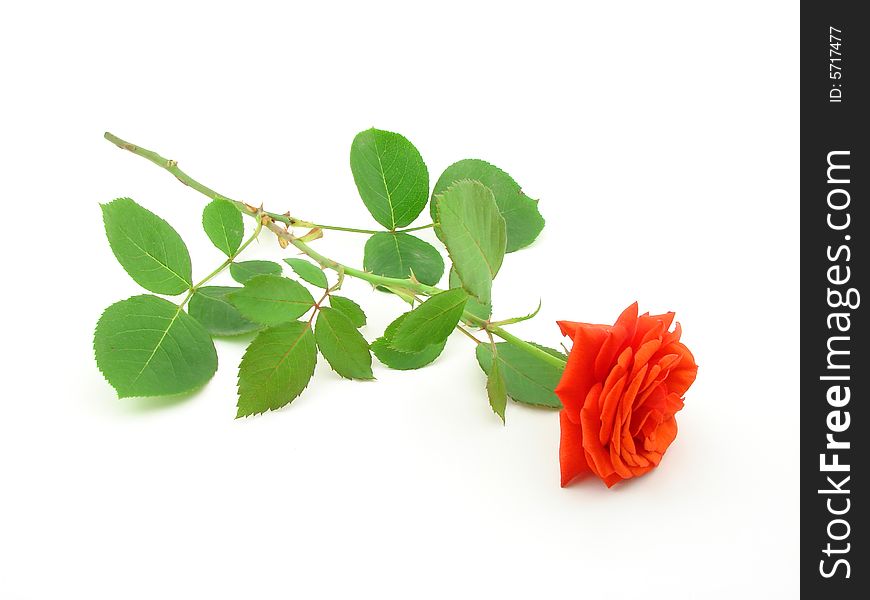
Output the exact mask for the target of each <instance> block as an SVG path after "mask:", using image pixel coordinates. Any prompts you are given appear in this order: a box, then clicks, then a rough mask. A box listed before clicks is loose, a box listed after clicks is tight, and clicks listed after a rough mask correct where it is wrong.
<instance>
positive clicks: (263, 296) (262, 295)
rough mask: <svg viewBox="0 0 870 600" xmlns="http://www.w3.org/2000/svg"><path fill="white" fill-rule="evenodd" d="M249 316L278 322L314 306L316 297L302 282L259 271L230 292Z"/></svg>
mask: <svg viewBox="0 0 870 600" xmlns="http://www.w3.org/2000/svg"><path fill="white" fill-rule="evenodd" d="M229 299H230V302H232V303H233V305H234V306H235V307H236V308H238V309H239V312H240V313H242V316H243V317H245V318H246V319H249V320H251V321H254V322H256V323H262V324H263V325H277V324H279V323H286V322H287V321H293V320H295V319H298V318H299V317H301V316H302V315H304V314H305V313H306V312H308V309H310V308H311V307H312V306H314V298H312V297H311V292H309V291H308V290H307V289H306V288H305V287H304V286H303V285H302V284H301V283H299V282H298V281H293V280H292V279H287V278H286V277H279V276H278V275H257V276H256V277H253V278H251V279H249V280H248V282H247V283H246V284H245V287H244V288H242V289H241V290H239V291H238V292H235V293H233V294H230V295H229Z"/></svg>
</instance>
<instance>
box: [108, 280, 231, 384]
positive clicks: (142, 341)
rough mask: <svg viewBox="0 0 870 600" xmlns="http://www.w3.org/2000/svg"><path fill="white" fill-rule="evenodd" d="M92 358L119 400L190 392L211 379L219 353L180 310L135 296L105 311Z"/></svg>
mask: <svg viewBox="0 0 870 600" xmlns="http://www.w3.org/2000/svg"><path fill="white" fill-rule="evenodd" d="M94 355H95V357H96V359H97V366H98V367H99V368H100V371H102V373H103V375H104V376H105V378H106V380H107V381H108V382H109V383H110V384H111V385H112V387H114V388H115V390H117V392H118V397H120V398H129V397H131V396H164V395H169V394H181V393H183V392H189V391H191V390H194V389H196V388H198V387H200V386H202V385H204V384H205V383H206V382H207V381H208V380H209V379H211V377H212V375H214V372H215V371H216V370H217V353H216V352H215V349H214V344H213V343H212V341H211V338H210V337H209V336H208V332H206V330H205V329H204V328H203V327H202V325H200V324H199V323H198V322H197V321H196V320H195V319H194V318H193V317H191V316H190V315H188V314H187V313H186V312H184V311H183V310H182V309H181V308H180V307H179V306H177V305H175V304H173V303H172V302H169V301H168V300H164V299H163V298H157V297H156V296H150V295H142V296H133V297H132V298H128V299H127V300H122V301H120V302H116V303H115V304H113V305H111V306H110V307H109V308H107V309H106V310H105V312H103V315H102V316H101V317H100V320H99V322H98V323H97V328H96V330H95V331H94Z"/></svg>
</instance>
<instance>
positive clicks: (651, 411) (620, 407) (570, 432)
mask: <svg viewBox="0 0 870 600" xmlns="http://www.w3.org/2000/svg"><path fill="white" fill-rule="evenodd" d="M673 320H674V313H667V314H664V315H650V314H649V313H647V314H644V315H641V316H639V317H638V315H637V302H635V303H634V304H632V305H631V306H629V307H628V308H627V309H625V311H623V313H622V314H621V315H619V318H618V319H617V320H616V323H615V324H614V325H590V324H589V323H573V322H570V321H559V327H560V328H561V329H562V334H563V335H567V336H570V337H571V339H572V340H573V342H574V345H573V347H572V348H571V353H570V355H569V356H568V364H567V365H566V366H565V372H564V374H563V375H562V379H561V381H560V382H559V385H558V386H557V387H556V394H557V395H558V396H559V398H560V399H561V400H562V405H563V406H564V408H563V410H562V412H561V413H559V419H560V422H561V426H562V440H561V443H560V445H559V462H560V464H561V467H562V486H563V487H564V486H566V485H568V484H569V483H571V482H572V481H573V480H574V479H575V478H577V477H578V476H580V475H583V474H584V473H587V472H590V471H591V472H592V473H594V474H595V475H596V476H597V477H599V478H601V480H602V481H604V483H605V484H607V487H611V486H612V485H614V484H615V483H617V482H618V481H622V480H623V479H630V478H632V477H637V476H639V475H643V474H644V473H647V472H649V471H651V470H652V469H654V468H655V467H656V466H658V464H659V462H660V461H661V459H662V455H663V454H664V453H665V450H667V449H668V446H670V445H671V442H672V441H674V438H675V437H676V436H677V421H676V419H674V414H676V412H677V411H678V410H680V409H681V408H683V394H685V393H686V390H688V389H689V386H691V385H692V382H693V381H695V375H696V374H697V372H698V366H697V365H696V364H695V359H694V357H693V356H692V353H691V352H689V349H688V348H686V346H685V345H683V344H682V343H680V333H681V329H680V324H679V323H677V325H676V327H675V328H674V331H669V329H670V326H671V323H672V322H673Z"/></svg>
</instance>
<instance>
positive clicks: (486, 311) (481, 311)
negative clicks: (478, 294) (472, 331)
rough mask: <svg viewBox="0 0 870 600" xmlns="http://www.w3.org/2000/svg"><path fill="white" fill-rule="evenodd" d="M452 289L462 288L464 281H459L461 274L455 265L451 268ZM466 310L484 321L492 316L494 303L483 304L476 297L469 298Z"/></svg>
mask: <svg viewBox="0 0 870 600" xmlns="http://www.w3.org/2000/svg"><path fill="white" fill-rule="evenodd" d="M449 280H450V289H453V288H461V287H462V282H461V281H459V275H457V274H456V269H454V268H453V267H451V268H450V276H449ZM465 310H467V311H468V312H470V313H471V314H473V315H474V316H475V317H477V318H478V319H483V320H484V321H486V320H488V319H489V318H490V317H491V316H492V303H491V302H488V303H486V304H483V303H481V302H478V301H477V300H475V299H474V298H469V299H468V302H467V303H466V304H465Z"/></svg>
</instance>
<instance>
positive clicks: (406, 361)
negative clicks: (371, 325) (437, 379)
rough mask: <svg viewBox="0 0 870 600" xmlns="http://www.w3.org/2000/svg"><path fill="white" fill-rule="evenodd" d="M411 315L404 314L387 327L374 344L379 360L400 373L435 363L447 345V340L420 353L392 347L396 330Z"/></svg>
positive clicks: (427, 347)
mask: <svg viewBox="0 0 870 600" xmlns="http://www.w3.org/2000/svg"><path fill="white" fill-rule="evenodd" d="M409 314H411V313H404V314H402V315H400V316H399V318H398V319H396V320H395V321H393V322H392V323H390V324H389V325H388V326H387V329H386V331H384V335H383V337H379V338H378V339H376V340H375V341H374V342H372V346H371V347H372V352H374V354H375V356H377V357H378V360H379V361H381V362H382V363H383V364H385V365H387V366H388V367H390V368H391V369H398V370H400V371H409V370H411V369H419V368H421V367H425V366H426V365H428V364H430V363H432V362H434V360H435V359H436V358H438V357H439V356H440V355H441V352H443V351H444V346H446V345H447V340H444V341H443V342H441V343H440V344H431V345H429V346H426V347H425V348H423V349H422V350H420V351H419V352H400V351H399V350H394V349H393V348H392V347H390V344H391V340H392V338H393V336H394V335H395V333H396V330H397V329H398V328H399V326H400V325H401V324H402V322H403V321H404V320H405V318H406V317H407V316H408V315H409Z"/></svg>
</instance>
